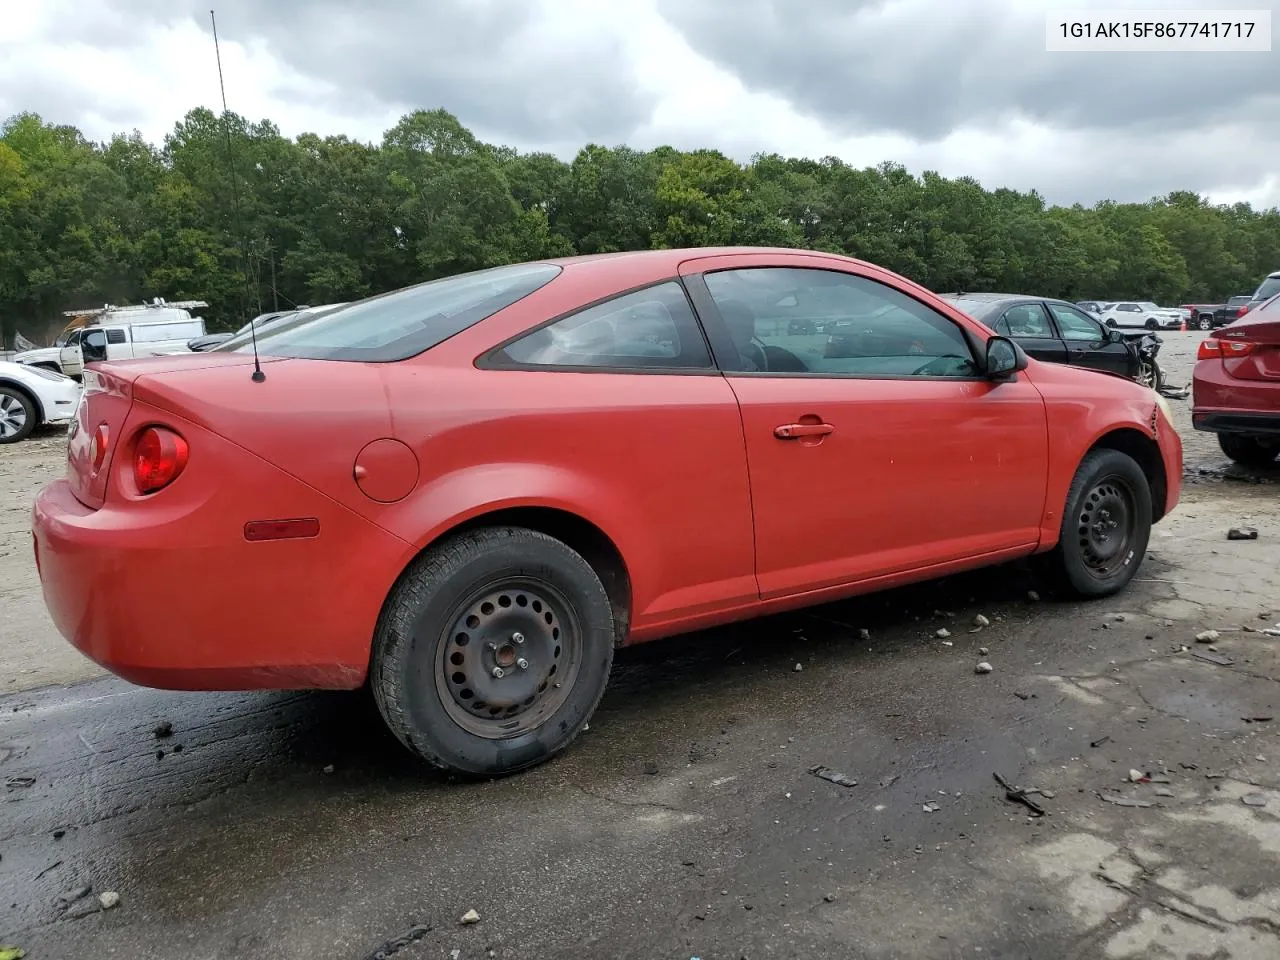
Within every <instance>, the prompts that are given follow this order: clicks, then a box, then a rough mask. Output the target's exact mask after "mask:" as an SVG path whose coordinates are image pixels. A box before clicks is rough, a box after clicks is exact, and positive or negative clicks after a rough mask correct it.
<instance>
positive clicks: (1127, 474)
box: [1039, 450, 1152, 598]
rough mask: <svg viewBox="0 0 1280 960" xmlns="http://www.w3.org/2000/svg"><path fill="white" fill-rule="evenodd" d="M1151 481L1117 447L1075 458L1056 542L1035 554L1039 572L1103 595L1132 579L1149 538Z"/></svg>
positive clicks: (1072, 589)
mask: <svg viewBox="0 0 1280 960" xmlns="http://www.w3.org/2000/svg"><path fill="white" fill-rule="evenodd" d="M1151 516H1152V509H1151V486H1150V484H1149V483H1148V482H1147V477H1146V474H1144V473H1143V472H1142V468H1141V467H1139V466H1138V464H1137V463H1136V462H1135V461H1134V460H1133V458H1132V457H1130V456H1128V455H1127V454H1124V453H1121V452H1120V451H1119V450H1093V451H1091V452H1090V453H1088V454H1087V455H1086V456H1085V458H1084V459H1083V460H1082V461H1080V466H1079V468H1078V469H1077V470H1076V475H1075V478H1074V479H1073V480H1072V481H1071V488H1070V489H1069V490H1068V491H1067V502H1066V509H1065V510H1064V512H1063V516H1062V530H1061V533H1060V537H1059V540H1058V545H1057V546H1056V547H1054V549H1053V550H1052V551H1050V552H1049V553H1047V554H1043V555H1042V556H1041V558H1040V559H1039V565H1040V568H1041V571H1042V572H1043V573H1044V574H1046V575H1047V576H1048V577H1049V578H1050V579H1051V580H1052V581H1053V583H1054V584H1055V585H1056V586H1057V587H1059V588H1060V589H1061V590H1063V591H1065V592H1067V593H1070V594H1073V595H1075V596H1077V597H1085V598H1095V597H1107V596H1110V595H1112V594H1114V593H1117V592H1119V591H1120V590H1123V589H1124V588H1125V587H1126V586H1127V585H1128V583H1129V581H1130V580H1132V579H1133V576H1134V574H1135V573H1137V571H1138V567H1139V566H1140V565H1141V563H1142V559H1143V557H1145V556H1146V553H1147V542H1148V541H1149V540H1150V538H1151Z"/></svg>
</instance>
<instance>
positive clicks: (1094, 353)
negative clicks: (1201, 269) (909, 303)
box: [939, 293, 1161, 389]
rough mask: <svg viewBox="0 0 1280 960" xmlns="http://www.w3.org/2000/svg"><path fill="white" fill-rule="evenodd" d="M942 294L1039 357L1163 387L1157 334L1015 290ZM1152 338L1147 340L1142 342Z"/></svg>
mask: <svg viewBox="0 0 1280 960" xmlns="http://www.w3.org/2000/svg"><path fill="white" fill-rule="evenodd" d="M939 296H941V297H942V299H944V300H946V301H947V302H948V303H950V304H952V305H953V306H955V307H956V308H957V309H959V310H962V311H964V312H965V313H967V314H968V315H969V316H971V317H974V318H975V319H977V320H980V321H982V322H983V323H985V324H986V325H987V326H988V327H990V328H991V329H992V330H994V331H995V332H996V333H999V334H1002V335H1004V336H1006V337H1010V338H1011V339H1013V340H1015V341H1017V343H1018V345H1019V346H1021V347H1022V349H1023V350H1025V351H1026V352H1027V353H1028V354H1030V355H1031V356H1033V357H1035V358H1036V359H1037V360H1047V361H1049V362H1050V363H1067V364H1071V365H1073V366H1081V367H1092V368H1093V369H1095V370H1106V371H1108V372H1110V373H1118V374H1120V375H1121V376H1124V377H1128V378H1130V379H1132V380H1137V381H1138V382H1139V383H1144V384H1146V385H1147V386H1149V387H1152V388H1153V389H1159V388H1160V386H1161V375H1160V368H1159V367H1158V366H1157V365H1156V362H1155V353H1156V351H1157V350H1158V349H1159V347H1158V344H1159V337H1156V336H1154V335H1153V334H1148V333H1123V332H1121V331H1120V330H1116V329H1112V328H1108V327H1105V326H1103V324H1102V322H1101V321H1100V320H1098V319H1097V318H1096V317H1093V316H1090V315H1089V314H1088V313H1086V312H1085V311H1084V310H1081V309H1080V308H1079V307H1077V306H1076V305H1075V304H1072V303H1067V302H1066V301H1065V300H1054V299H1052V298H1050V297H1032V296H1026V295H1020V294H1013V293H943V294H939ZM1148 340H1150V341H1154V342H1153V343H1147V342H1146V341H1148Z"/></svg>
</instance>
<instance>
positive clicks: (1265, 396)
mask: <svg viewBox="0 0 1280 960" xmlns="http://www.w3.org/2000/svg"><path fill="white" fill-rule="evenodd" d="M1196 357H1197V359H1196V367H1195V370H1194V372H1193V373H1192V379H1191V423H1192V426H1194V427H1195V428H1196V429H1197V430H1205V431H1207V432H1209V433H1216V434H1217V435H1218V443H1219V445H1221V447H1222V452H1223V453H1225V454H1226V455H1227V456H1228V457H1230V458H1231V459H1232V460H1234V461H1236V462H1237V463H1241V464H1244V465H1245V466H1250V467H1264V466H1267V465H1268V464H1271V463H1274V462H1275V459H1276V456H1277V455H1280V294H1277V295H1276V296H1273V297H1272V298H1271V299H1270V300H1267V301H1265V302H1263V303H1262V304H1261V305H1259V306H1257V307H1255V308H1254V309H1252V310H1251V311H1249V312H1248V313H1246V314H1245V315H1244V316H1243V317H1241V318H1240V319H1239V320H1237V321H1235V322H1234V323H1232V324H1231V325H1230V326H1226V327H1223V328H1221V329H1220V330H1215V331H1213V333H1212V334H1210V338H1209V339H1208V340H1204V341H1202V342H1201V344H1200V349H1199V350H1198V351H1197V353H1196Z"/></svg>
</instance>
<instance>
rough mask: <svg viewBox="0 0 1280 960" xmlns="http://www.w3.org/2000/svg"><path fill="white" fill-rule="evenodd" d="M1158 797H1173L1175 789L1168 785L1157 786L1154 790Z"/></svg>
mask: <svg viewBox="0 0 1280 960" xmlns="http://www.w3.org/2000/svg"><path fill="white" fill-rule="evenodd" d="M1153 792H1154V793H1155V795H1156V796H1157V797H1172V796H1173V791H1172V790H1170V789H1169V788H1168V787H1157V788H1156V789H1155V790H1154V791H1153Z"/></svg>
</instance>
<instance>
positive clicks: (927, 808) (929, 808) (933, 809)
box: [924, 803, 942, 813]
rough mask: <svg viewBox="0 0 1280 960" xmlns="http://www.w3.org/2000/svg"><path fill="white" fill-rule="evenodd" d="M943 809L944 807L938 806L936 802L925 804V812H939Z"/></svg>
mask: <svg viewBox="0 0 1280 960" xmlns="http://www.w3.org/2000/svg"><path fill="white" fill-rule="evenodd" d="M941 809H942V808H941V807H940V806H938V805H937V804H936V803H926V804H925V805H924V812H925V813H937V812H938V811H939V810H941Z"/></svg>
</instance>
